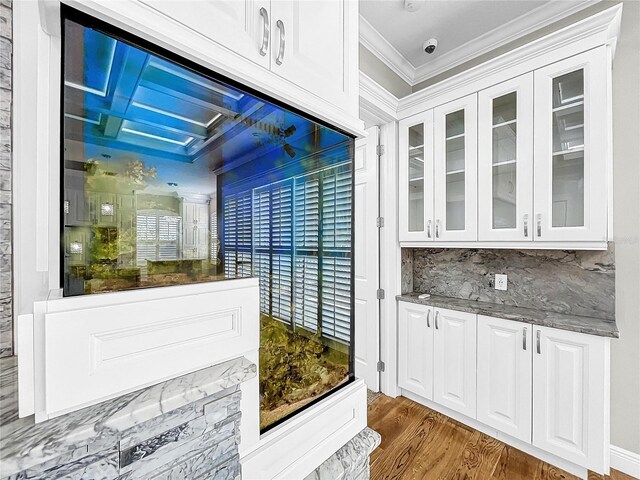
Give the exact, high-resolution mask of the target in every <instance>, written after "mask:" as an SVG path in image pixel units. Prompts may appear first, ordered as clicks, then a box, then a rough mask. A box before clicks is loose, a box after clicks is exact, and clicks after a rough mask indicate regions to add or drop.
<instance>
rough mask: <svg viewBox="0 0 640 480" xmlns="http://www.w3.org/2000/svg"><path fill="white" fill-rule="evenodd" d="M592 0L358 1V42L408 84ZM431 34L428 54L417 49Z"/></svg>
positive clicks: (548, 21) (574, 10)
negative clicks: (433, 48) (408, 3)
mask: <svg viewBox="0 0 640 480" xmlns="http://www.w3.org/2000/svg"><path fill="white" fill-rule="evenodd" d="M597 1H598V0H455V1H452V0H449V1H444V0H439V1H434V0H412V3H414V4H416V5H417V6H419V9H418V10H417V11H414V12H410V11H408V10H406V9H405V8H404V3H405V2H404V0H360V42H361V43H362V44H363V45H364V46H365V47H366V48H368V49H369V50H371V52H372V53H374V54H375V55H376V56H377V57H378V58H380V59H381V60H382V61H383V62H384V63H386V64H387V65H388V66H389V67H390V68H391V69H392V70H393V71H394V72H396V73H397V74H398V75H399V76H400V77H401V78H402V79H403V80H405V81H406V82H407V83H409V84H410V85H415V84H417V83H419V82H422V81H424V80H427V79H429V78H431V77H434V76H436V75H438V74H440V73H443V72H445V71H446V70H448V69H450V68H453V67H455V66H457V65H460V64H462V63H464V62H466V61H468V60H471V59H473V58H474V57H477V56H479V55H482V54H483V53H486V52H488V51H491V50H493V49H495V48H498V47H500V46H502V45H505V44H507V43H509V42H511V41H514V40H516V39H518V38H520V37H522V36H524V35H526V34H528V33H531V32H533V31H535V30H538V29H540V28H542V27H544V26H546V25H549V24H551V23H553V22H555V21H557V20H560V19H562V18H564V17H566V16H568V15H570V14H572V13H575V12H576V11H579V10H582V9H584V8H586V7H588V6H590V5H592V4H594V3H597ZM430 38H436V39H437V40H438V47H437V49H436V51H435V52H434V53H433V54H427V53H425V52H424V50H423V49H422V44H423V43H424V41H425V40H427V39H430Z"/></svg>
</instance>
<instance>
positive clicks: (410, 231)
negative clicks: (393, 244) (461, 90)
mask: <svg viewBox="0 0 640 480" xmlns="http://www.w3.org/2000/svg"><path fill="white" fill-rule="evenodd" d="M399 168H400V178H401V179H402V181H401V183H400V188H399V190H398V191H399V198H400V204H399V215H400V236H401V237H400V240H401V241H415V242H424V241H432V240H433V238H434V230H433V110H428V111H427V112H425V113H424V114H420V115H416V116H414V117H411V118H408V119H405V120H403V121H402V122H400V165H399Z"/></svg>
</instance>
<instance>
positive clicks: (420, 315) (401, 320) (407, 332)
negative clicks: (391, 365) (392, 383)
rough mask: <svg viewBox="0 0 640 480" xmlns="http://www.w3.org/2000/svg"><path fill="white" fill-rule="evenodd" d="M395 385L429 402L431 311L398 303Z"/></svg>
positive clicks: (430, 383)
mask: <svg viewBox="0 0 640 480" xmlns="http://www.w3.org/2000/svg"><path fill="white" fill-rule="evenodd" d="M398 309H399V313H400V315H399V316H398V336H399V338H400V345H401V346H402V348H400V349H399V350H398V385H400V387H402V388H406V389H407V390H410V391H412V392H413V393H415V394H417V395H420V396H421V397H424V398H426V399H428V400H433V307H427V306H424V305H417V304H415V303H407V302H400V303H399V306H398Z"/></svg>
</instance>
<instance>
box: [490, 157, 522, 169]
mask: <svg viewBox="0 0 640 480" xmlns="http://www.w3.org/2000/svg"><path fill="white" fill-rule="evenodd" d="M516 161H517V160H516V159H515V158H514V159H513V160H505V161H504V162H496V163H493V164H491V166H492V167H501V166H503V165H513V164H515V163H516Z"/></svg>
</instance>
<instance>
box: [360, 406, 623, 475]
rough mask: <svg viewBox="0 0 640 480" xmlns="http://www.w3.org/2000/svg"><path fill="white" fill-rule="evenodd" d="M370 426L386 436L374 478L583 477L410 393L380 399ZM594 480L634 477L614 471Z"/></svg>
mask: <svg viewBox="0 0 640 480" xmlns="http://www.w3.org/2000/svg"><path fill="white" fill-rule="evenodd" d="M369 426H370V427H371V428H373V429H374V430H375V431H377V432H378V433H379V434H380V435H381V436H382V443H381V444H380V446H379V447H378V448H377V449H376V450H375V451H374V452H373V454H372V455H371V480H412V479H415V480H488V479H492V480H493V479H495V480H520V479H522V480H529V479H531V480H563V479H564V480H577V477H575V476H573V475H570V474H568V473H566V472H564V471H563V470H560V469H558V468H556V467H554V466H552V465H549V464H548V463H544V462H543V461H541V460H538V459H536V458H534V457H532V456H530V455H527V454H526V453H523V452H521V451H519V450H516V449H515V448H512V447H509V446H508V445H505V444H504V443H502V442H500V441H498V440H496V439H494V438H491V437H489V436H487V435H485V434H483V433H480V432H478V431H477V430H474V429H472V428H470V427H467V426H466V425H463V424H461V423H459V422H457V421H455V420H453V419H451V418H449V417H446V416H445V415H442V414H440V413H438V412H436V411H434V410H431V409H429V408H427V407H424V406H422V405H420V404H418V403H415V402H413V401H411V400H409V399H407V398H404V397H398V398H395V399H392V398H390V397H387V396H385V395H382V396H380V397H379V398H377V399H375V400H374V401H373V402H372V403H371V404H370V405H369ZM589 480H634V479H633V477H630V476H628V475H625V474H623V473H620V472H616V471H612V475H611V477H602V476H601V475H596V474H590V476H589Z"/></svg>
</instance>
